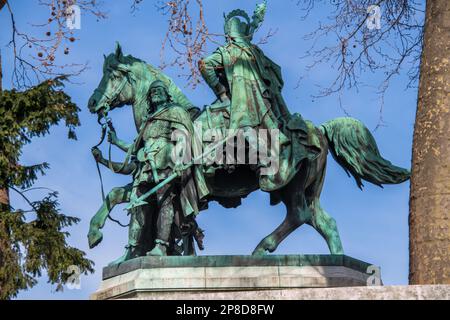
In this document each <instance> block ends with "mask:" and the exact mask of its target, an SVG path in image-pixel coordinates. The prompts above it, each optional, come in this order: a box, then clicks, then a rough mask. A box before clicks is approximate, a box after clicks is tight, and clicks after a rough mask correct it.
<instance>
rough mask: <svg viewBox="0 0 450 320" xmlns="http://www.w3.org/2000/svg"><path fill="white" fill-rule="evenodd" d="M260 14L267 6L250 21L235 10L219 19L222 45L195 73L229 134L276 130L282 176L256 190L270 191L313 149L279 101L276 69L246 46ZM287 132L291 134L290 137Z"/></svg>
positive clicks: (303, 124) (258, 9)
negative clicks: (225, 114) (225, 112)
mask: <svg viewBox="0 0 450 320" xmlns="http://www.w3.org/2000/svg"><path fill="white" fill-rule="evenodd" d="M265 12H266V2H264V3H262V4H260V5H258V6H257V7H256V10H255V12H254V14H253V17H252V19H250V17H249V16H248V14H247V13H246V12H245V11H243V10H240V9H237V10H233V11H232V12H230V13H229V14H228V15H224V16H225V27H224V31H225V36H226V41H227V42H226V44H225V45H223V46H221V47H219V48H218V49H216V51H215V52H214V53H213V54H211V55H210V56H208V57H205V58H203V59H202V60H200V62H199V69H200V72H201V74H202V76H203V78H204V80H205V81H206V83H207V84H208V85H209V86H210V87H211V89H212V90H213V92H214V93H215V95H216V96H217V101H216V102H215V103H214V104H213V105H212V107H214V106H215V105H220V106H229V110H230V129H239V130H243V131H244V132H245V131H246V130H248V129H267V130H271V129H278V130H279V146H280V161H281V162H282V163H280V170H281V171H280V170H279V171H278V172H275V173H274V174H271V175H269V176H265V177H260V187H261V189H263V190H265V191H272V190H276V189H279V188H280V187H282V186H283V185H285V184H286V183H288V182H289V180H290V179H291V178H292V176H293V175H294V173H295V172H296V168H297V167H298V166H299V164H300V162H301V161H302V160H303V159H306V158H308V157H309V156H310V155H311V152H310V151H309V150H307V149H308V148H309V147H310V145H312V143H310V141H308V131H309V129H308V126H307V123H306V122H305V121H304V120H303V118H302V117H301V116H300V115H299V114H295V117H294V116H292V115H291V114H290V112H289V110H288V108H287V105H286V103H285V101H284V99H283V96H282V94H281V90H282V88H283V78H282V75H281V68H280V66H278V65H277V64H276V63H275V62H273V61H272V60H271V59H269V58H268V57H267V56H266V55H265V54H264V52H263V51H262V50H261V49H260V48H258V47H257V46H256V45H255V44H253V43H252V42H251V41H252V39H253V35H254V33H255V31H256V30H257V29H258V28H259V26H260V25H261V24H262V22H263V20H264V15H265ZM290 129H294V131H295V134H296V136H295V137H292V134H293V132H292V131H291V130H290ZM248 137H250V139H251V138H252V137H254V136H252V135H248ZM248 137H246V138H248ZM299 137H300V139H299ZM292 138H295V139H296V142H299V143H296V144H295V150H293V149H294V147H293V143H292V142H291V140H292ZM258 143H259V144H261V140H259V141H249V145H250V146H252V145H253V146H254V145H257V144H258ZM265 147H266V148H267V146H265ZM316 147H318V144H317V143H316ZM260 148H261V146H260ZM316 149H317V148H316ZM294 151H295V152H294ZM314 153H315V154H317V151H316V152H314ZM283 161H284V163H283ZM259 167H261V164H260V163H259Z"/></svg>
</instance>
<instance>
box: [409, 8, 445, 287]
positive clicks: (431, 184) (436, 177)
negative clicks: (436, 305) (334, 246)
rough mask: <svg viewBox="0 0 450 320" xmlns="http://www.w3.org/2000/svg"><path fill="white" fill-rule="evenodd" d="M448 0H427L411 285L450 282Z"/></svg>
mask: <svg viewBox="0 0 450 320" xmlns="http://www.w3.org/2000/svg"><path fill="white" fill-rule="evenodd" d="M449 52H450V1H449V0H428V1H427V4H426V17H425V32H424V44H423V51H422V60H421V66H420V82H419V95H418V102H417V114H416V122H415V127H414V142H413V155H412V176H411V193H410V209H409V253H410V262H409V282H410V284H450V92H449V90H450V61H449V60H450V55H449Z"/></svg>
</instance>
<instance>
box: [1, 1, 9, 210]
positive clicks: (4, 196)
mask: <svg viewBox="0 0 450 320" xmlns="http://www.w3.org/2000/svg"><path fill="white" fill-rule="evenodd" d="M0 3H1V1H0ZM0 9H1V8H0ZM2 80H3V71H2V54H1V52H0V94H1V93H2V89H3V88H2ZM3 208H8V209H9V192H8V188H1V186H0V209H3Z"/></svg>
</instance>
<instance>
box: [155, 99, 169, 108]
mask: <svg viewBox="0 0 450 320" xmlns="http://www.w3.org/2000/svg"><path fill="white" fill-rule="evenodd" d="M166 102H167V97H164V96H154V97H152V104H153V105H154V106H155V108H156V109H158V108H159V107H161V106H162V105H163V104H165V103H166Z"/></svg>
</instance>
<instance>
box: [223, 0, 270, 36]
mask: <svg viewBox="0 0 450 320" xmlns="http://www.w3.org/2000/svg"><path fill="white" fill-rule="evenodd" d="M266 7H267V2H266V0H265V1H264V2H263V3H262V4H259V5H257V6H256V9H255V11H254V13H253V16H252V19H250V17H249V16H248V14H247V13H246V12H245V11H244V10H241V9H236V10H233V11H231V12H230V13H229V14H228V15H225V14H224V18H225V26H224V31H225V35H227V36H228V37H230V38H243V39H245V38H246V39H248V40H251V39H252V38H253V34H254V33H255V31H256V29H258V27H259V26H260V25H261V24H262V22H263V20H264V15H265V13H266ZM243 20H245V21H243Z"/></svg>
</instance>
